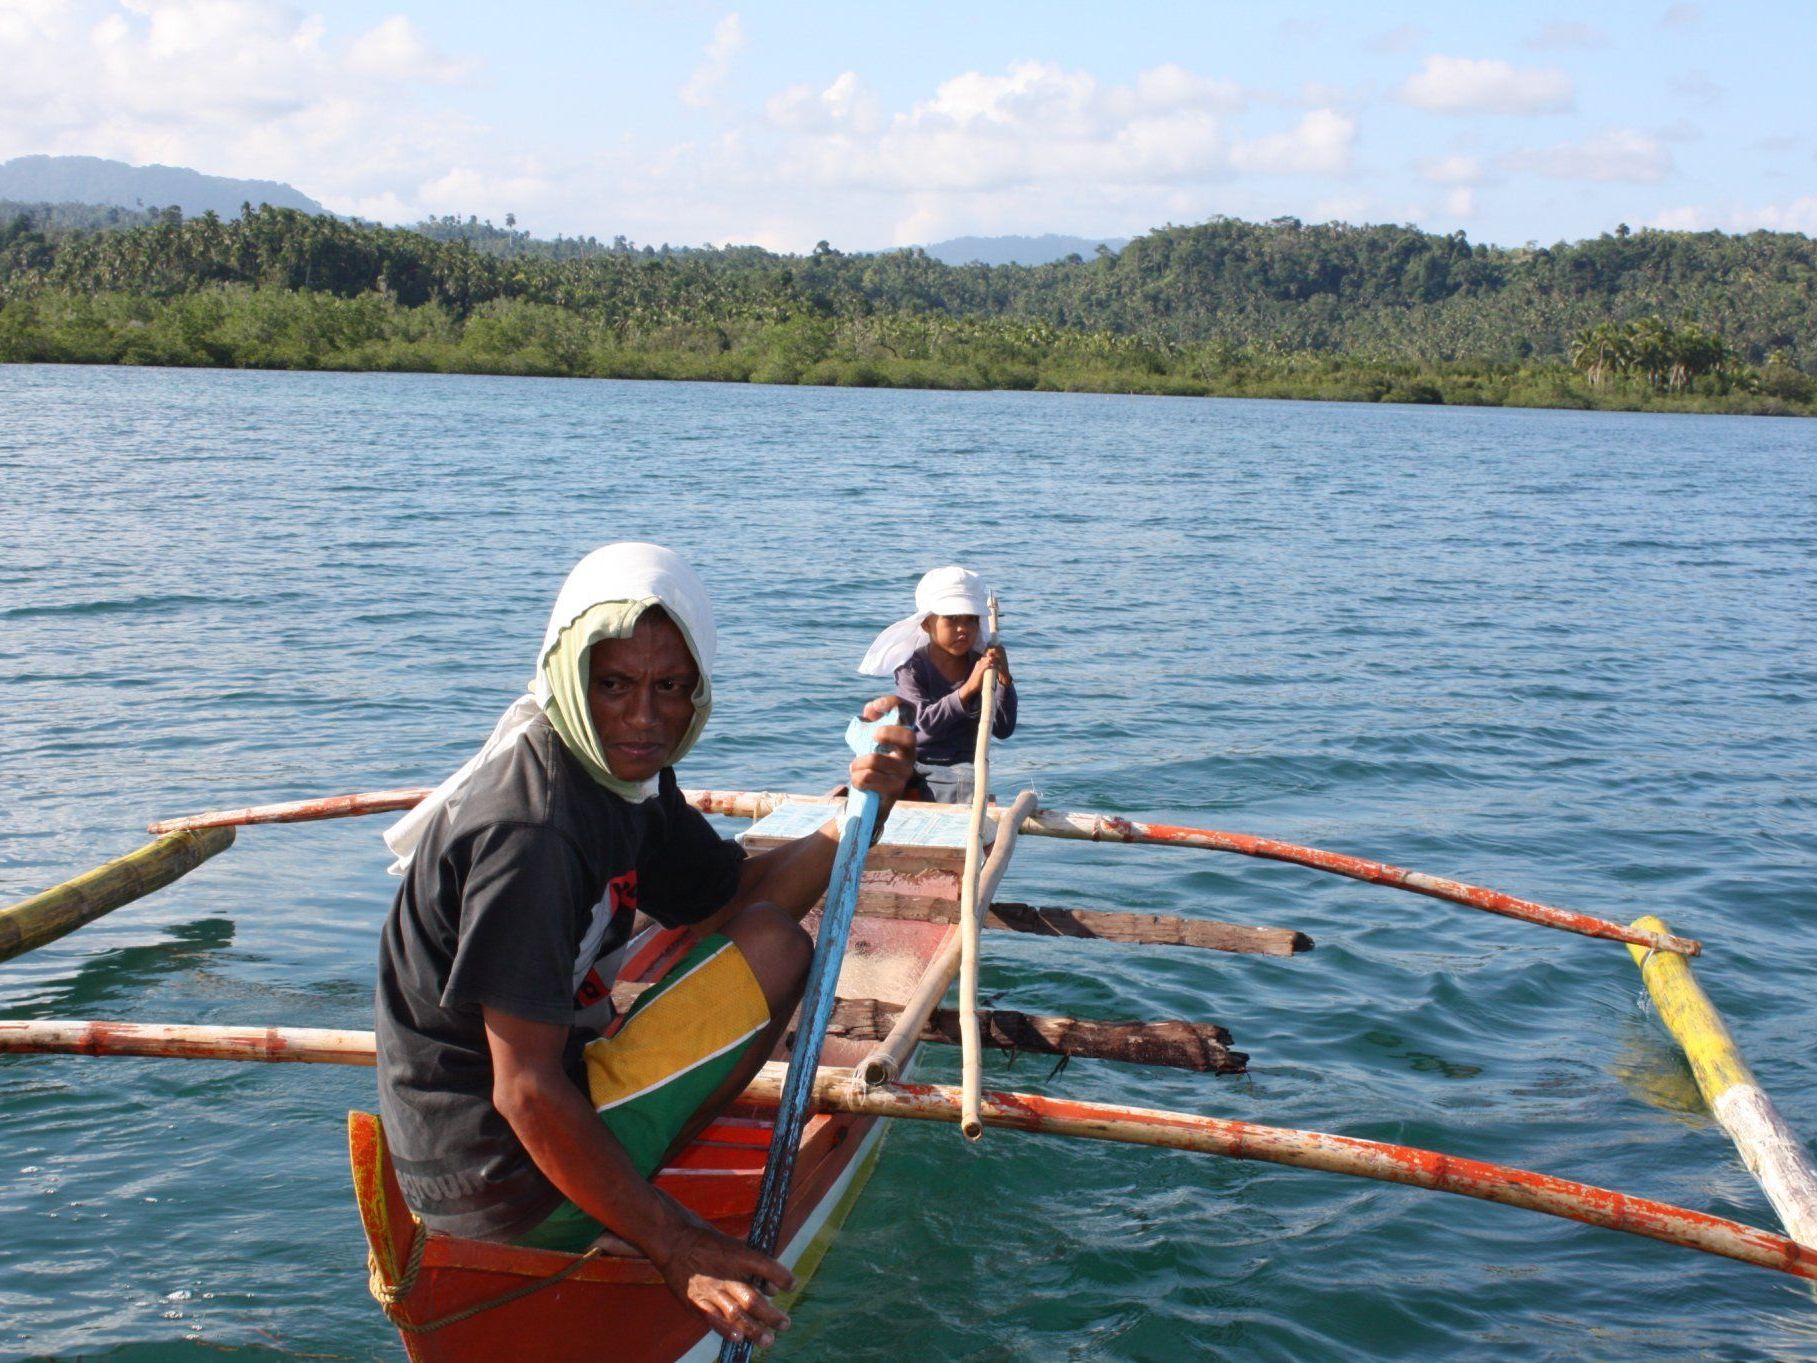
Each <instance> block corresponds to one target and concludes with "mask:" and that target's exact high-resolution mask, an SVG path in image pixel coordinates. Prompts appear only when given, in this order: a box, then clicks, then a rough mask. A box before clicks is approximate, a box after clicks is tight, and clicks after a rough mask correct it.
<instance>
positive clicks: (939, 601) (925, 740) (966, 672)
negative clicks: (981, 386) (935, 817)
mask: <svg viewBox="0 0 1817 1363" xmlns="http://www.w3.org/2000/svg"><path fill="white" fill-rule="evenodd" d="M989 599H990V592H989V591H988V590H987V589H986V588H985V585H984V579H983V578H981V577H979V576H978V574H976V573H974V572H972V571H970V570H969V569H966V568H961V567H958V566H957V565H953V566H950V567H946V568H936V569H934V570H933V571H932V572H931V573H928V574H927V575H926V576H924V577H923V578H922V579H921V581H920V583H919V584H918V585H917V586H916V588H915V613H914V614H913V615H910V616H907V617H906V618H904V619H902V620H898V621H897V622H896V623H895V624H893V625H891V626H890V627H889V628H888V629H886V630H884V631H883V633H881V634H879V635H878V636H877V638H876V641H875V642H873V643H872V644H871V647H870V651H869V652H868V653H866V654H865V655H864V661H863V662H862V663H860V664H859V666H858V670H859V671H860V672H862V673H864V674H866V675H867V676H873V677H888V676H891V675H893V676H894V677H895V679H896V694H897V695H899V696H901V697H902V698H903V699H904V700H906V701H909V702H911V703H912V704H913V705H914V707H915V731H916V741H917V743H918V749H917V754H916V756H917V760H916V763H915V771H916V776H917V781H918V782H919V785H920V787H921V788H920V789H917V787H916V785H915V784H914V783H911V785H910V787H909V789H908V791H907V798H909V799H911V800H918V799H919V800H939V801H943V802H945V803H948V804H969V803H971V799H972V793H973V790H974V789H975V775H974V771H973V767H972V758H973V756H974V755H975V754H976V751H977V744H978V721H979V717H980V714H981V712H982V709H983V704H984V676H985V673H987V672H989V671H990V670H991V669H993V668H994V669H996V673H997V708H996V714H995V718H994V719H993V721H992V723H991V736H992V737H993V738H1008V737H1009V736H1010V735H1011V734H1013V733H1015V731H1016V686H1015V683H1014V682H1013V681H1012V680H1011V679H1010V675H1009V655H1008V654H1006V653H1005V652H1004V651H1003V648H1002V646H1001V645H1000V644H997V643H996V642H995V641H994V640H993V639H992V638H991V637H990V615H989V605H988V602H989ZM981 645H982V646H983V648H982V651H980V646H981Z"/></svg>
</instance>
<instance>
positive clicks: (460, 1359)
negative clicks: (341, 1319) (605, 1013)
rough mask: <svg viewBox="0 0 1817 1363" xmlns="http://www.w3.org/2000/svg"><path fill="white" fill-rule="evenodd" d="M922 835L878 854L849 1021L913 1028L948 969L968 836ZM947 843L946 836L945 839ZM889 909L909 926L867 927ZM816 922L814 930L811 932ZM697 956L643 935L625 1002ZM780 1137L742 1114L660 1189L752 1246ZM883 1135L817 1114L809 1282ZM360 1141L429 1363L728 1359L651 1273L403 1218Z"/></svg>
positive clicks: (387, 1267)
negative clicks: (530, 1344)
mask: <svg viewBox="0 0 1817 1363" xmlns="http://www.w3.org/2000/svg"><path fill="white" fill-rule="evenodd" d="M812 810H813V814H812V817H813V819H814V824H815V825H816V826H817V825H818V824H819V823H820V822H822V821H824V819H825V817H826V806H824V805H815V806H813V807H812ZM783 817H784V818H786V817H787V816H786V815H784V816H783ZM920 822H921V824H922V825H926V826H928V827H929V828H930V829H931V834H932V836H928V835H927V834H926V833H924V835H923V836H922V837H921V838H920V840H919V845H917V846H915V847H913V848H909V847H906V846H904V845H903V844H902V843H901V842H897V843H894V844H892V845H890V846H886V847H882V848H879V849H877V850H876V851H874V852H873V854H872V857H871V860H870V868H869V869H868V870H867V871H866V873H865V878H864V882H863V885H862V887H861V890H860V895H859V901H858V904H859V912H860V914H861V915H863V916H861V917H860V918H858V919H857V920H856V921H855V922H854V924H853V928H852V931H851V934H850V937H849V938H848V941H847V946H846V952H845V963H844V970H843V971H842V973H841V977H840V995H841V997H842V998H844V999H846V1000H848V1009H847V1012H848V1014H849V1013H850V1012H851V1011H852V1010H851V1008H850V1006H849V1001H853V1000H862V1001H863V1002H862V1004H861V1005H860V1007H861V1008H862V1009H863V1010H864V1012H866V1013H867V1014H874V1015H883V1016H889V1015H895V1016H900V1015H901V1014H902V1012H903V1010H904V1009H905V1008H907V1007H908V1006H909V1004H910V1003H911V1001H912V999H913V997H914V995H915V993H916V991H917V989H918V988H919V987H920V986H921V984H922V981H923V977H924V976H926V975H927V974H928V972H929V971H930V970H933V971H939V970H941V969H943V968H944V966H943V964H942V962H943V953H942V948H943V947H948V946H950V945H951V944H952V942H953V939H954V938H955V935H956V932H957V929H956V928H955V927H954V926H952V925H951V924H950V922H949V921H948V920H950V919H951V917H952V916H953V915H952V910H953V908H954V907H955V906H956V905H957V903H958V898H959V875H960V870H961V866H962V863H963V860H964V852H963V850H962V849H960V848H958V847H957V846H956V839H955V838H954V837H953V836H951V830H952V829H953V828H954V827H955V826H956V829H957V833H958V834H959V835H960V836H962V835H963V833H964V824H963V821H962V818H961V820H960V821H959V822H958V823H957V824H956V825H955V822H954V820H953V819H952V818H951V817H947V818H943V819H936V820H931V821H929V820H925V819H924V820H922V821H920ZM791 826H792V825H791ZM942 826H945V827H944V829H943V828H942ZM943 831H944V832H946V833H947V836H945V837H942V836H941V833H942V832H943ZM786 836H789V834H787V833H783V834H780V835H775V825H774V824H773V823H772V825H771V830H770V831H769V832H766V831H765V828H764V825H763V824H759V825H758V826H757V828H755V829H753V830H752V832H751V833H750V834H749V835H747V837H746V842H747V844H750V845H752V846H754V847H762V846H766V845H771V844H772V843H773V842H774V841H779V840H781V837H786ZM942 842H945V843H946V844H947V845H944V846H942V845H940V843H942ZM879 904H887V905H888V906H889V907H890V908H893V909H895V910H896V911H897V912H896V914H894V915H893V916H889V917H879V916H874V915H872V914H867V913H865V910H866V909H867V908H870V909H874V908H876V907H877V906H878V905H879ZM904 911H908V912H909V913H911V914H912V916H904ZM818 918H819V915H818V914H815V915H813V916H812V917H811V918H810V920H809V923H808V925H809V927H810V928H811V929H812V928H815V927H817V925H818ZM689 944H690V937H689V934H688V933H687V932H686V931H685V930H667V931H665V930H651V931H648V932H646V933H645V934H644V935H643V936H642V937H641V938H639V939H638V941H637V943H636V944H635V946H634V949H633V950H632V952H631V953H630V955H629V957H628V958H627V962H626V965H625V967H624V968H623V969H622V970H621V972H620V986H619V987H620V989H621V990H626V986H627V985H629V990H626V992H630V991H634V990H635V989H636V988H637V987H638V986H639V985H648V984H651V983H654V982H655V981H656V980H658V979H660V978H661V977H662V975H663V973H664V972H665V971H666V970H667V969H668V968H669V967H670V966H671V965H673V964H674V963H675V962H676V961H678V960H680V959H681V957H682V956H683V955H684V954H685V953H686V950H687V947H688V945H689ZM950 978H951V977H950V974H949V975H948V977H947V979H946V980H942V981H941V982H940V988H939V993H941V994H944V993H945V992H946V990H945V985H946V983H947V982H949V981H950ZM849 1030H850V1029H849V1028H848V1029H847V1031H848V1032H849ZM792 1041H793V1034H792V1033H791V1035H790V1036H789V1037H788V1038H786V1039H785V1043H784V1049H783V1050H782V1051H779V1052H778V1054H777V1055H776V1056H775V1057H774V1058H775V1059H776V1060H778V1061H783V1060H786V1059H787V1050H786V1046H787V1044H788V1043H789V1042H792ZM905 1041H906V1046H905V1048H904V1050H903V1052H902V1055H901V1058H900V1059H899V1060H898V1061H897V1062H896V1063H897V1064H899V1065H900V1066H901V1067H902V1068H903V1069H904V1070H906V1069H907V1068H908V1066H909V1065H910V1064H911V1063H912V1061H913V1058H914V1054H915V1050H916V1047H917V1046H918V1044H919V1028H918V1027H917V1028H915V1029H914V1032H913V1034H911V1035H908V1036H906V1037H905ZM876 1049H877V1046H876V1045H875V1043H874V1042H873V1041H868V1040H862V1039H858V1038H854V1037H852V1036H850V1035H833V1036H829V1037H828V1039H827V1042H826V1047H825V1050H824V1051H823V1052H822V1055H821V1060H822V1063H823V1064H825V1065H827V1066H830V1067H839V1068H844V1069H847V1070H854V1069H856V1068H858V1067H860V1066H862V1065H863V1064H864V1062H865V1060H866V1059H867V1058H868V1057H869V1056H870V1054H871V1052H872V1051H873V1050H876ZM772 1122H773V1114H772V1113H771V1112H770V1111H768V1110H767V1109H764V1108H759V1107H754V1106H750V1105H745V1106H738V1105H734V1106H733V1107H732V1108H731V1109H729V1110H728V1111H727V1112H726V1113H724V1114H723V1115H722V1116H721V1117H720V1118H719V1120H717V1121H716V1122H714V1123H713V1124H712V1125H710V1126H709V1127H708V1128H707V1129H706V1131H705V1132H703V1133H702V1135H701V1136H700V1138H699V1139H698V1140H696V1141H694V1142H693V1144H691V1145H690V1146H689V1147H688V1148H687V1149H686V1150H684V1151H683V1152H682V1153H681V1155H680V1156H679V1157H678V1158H677V1159H676V1160H675V1162H674V1163H673V1164H672V1165H670V1166H669V1167H668V1168H665V1169H663V1170H662V1171H660V1172H659V1173H658V1174H657V1176H656V1179H655V1182H656V1185H657V1186H658V1187H659V1188H661V1189H663V1190H664V1191H665V1192H667V1193H669V1194H670V1195H672V1196H673V1197H674V1198H675V1199H676V1200H677V1201H679V1202H680V1203H681V1204H682V1205H683V1206H685V1207H688V1208H690V1209H691V1210H692V1211H694V1212H696V1213H698V1214H699V1215H700V1216H701V1217H703V1218H704V1219H706V1220H707V1221H710V1222H712V1223H713V1224H714V1225H715V1226H717V1227H718V1228H719V1229H720V1230H722V1231H724V1232H725V1233H726V1234H728V1235H730V1236H733V1237H734V1238H736V1239H739V1240H743V1239H745V1238H746V1237H747V1235H748V1234H749V1231H750V1228H751V1218H752V1213H753V1212H754V1211H755V1209H756V1206H757V1194H758V1185H759V1182H760V1180H761V1179H762V1176H763V1170H764V1159H765V1154H766V1151H767V1150H768V1147H769V1144H770V1136H771V1127H772ZM884 1129H885V1122H884V1120H883V1119H882V1118H880V1117H871V1116H855V1115H851V1114H847V1113H821V1114H817V1115H815V1116H814V1117H812V1118H811V1119H810V1120H809V1121H808V1123H807V1125H806V1127H805V1128H804V1130H803V1132H802V1136H801V1141H800V1144H799V1149H798V1152H797V1155H796V1164H795V1173H794V1178H793V1180H792V1182H791V1185H790V1196H789V1200H788V1204H787V1208H786V1211H785V1212H784V1216H783V1231H782V1236H781V1239H780V1245H781V1247H782V1248H781V1250H780V1252H779V1253H778V1254H777V1256H776V1257H778V1258H780V1259H781V1260H782V1261H783V1262H784V1263H786V1264H787V1265H788V1266H789V1267H790V1268H791V1269H792V1270H794V1272H795V1274H796V1276H797V1279H798V1281H801V1282H805V1281H806V1279H807V1278H808V1277H809V1276H810V1275H811V1274H812V1272H813V1270H814V1268H815V1266H816V1265H817V1264H818V1263H819V1261H820V1258H821V1256H822V1254H824V1252H825V1251H826V1248H827V1245H828V1243H829V1241H830V1240H831V1239H832V1237H833V1235H834V1233H835V1232H836V1231H837V1230H838V1229H839V1226H840V1224H841V1223H842V1222H843V1221H844V1220H845V1216H846V1213H847V1212H848V1211H850V1209H851V1207H852V1204H853V1203H854V1202H855V1201H856V1200H857V1198H858V1195H859V1193H860V1192H861V1191H862V1190H863V1188H864V1184H865V1180H866V1179H867V1178H868V1177H869V1176H870V1173H871V1169H872V1167H873V1165H874V1164H875V1162H876V1160H877V1156H878V1154H879V1152H880V1147H881V1145H882V1142H883V1134H884ZM348 1137H349V1142H350V1146H351V1153H352V1159H353V1186H354V1193H355V1196H356V1197H357V1198H358V1200H359V1207H360V1219H361V1221H362V1223H363V1224H364V1226H365V1228H366V1238H367V1242H368V1249H369V1256H370V1257H369V1265H370V1269H371V1279H370V1284H371V1289H372V1292H373V1295H374V1296H375V1297H377V1298H378V1300H379V1301H380V1303H381V1304H382V1305H383V1307H384V1310H385V1313H386V1315H387V1316H389V1317H390V1318H391V1321H392V1323H393V1324H395V1325H396V1326H397V1327H398V1331H399V1333H400V1334H401V1335H402V1337H403V1342H404V1347H405V1350H406V1351H407V1352H408V1354H409V1356H410V1357H411V1358H412V1359H413V1360H415V1361H416V1363H482V1361H483V1363H494V1360H497V1359H501V1358H511V1357H519V1356H524V1355H525V1354H526V1353H530V1354H533V1355H534V1356H535V1357H536V1358H538V1359H539V1360H548V1363H566V1360H570V1359H571V1360H575V1363H580V1360H583V1359H584V1360H593V1359H597V1358H599V1357H601V1349H602V1345H603V1344H606V1343H608V1342H609V1344H610V1354H611V1356H612V1357H613V1358H619V1359H625V1360H634V1361H635V1363H646V1360H647V1361H648V1363H658V1361H659V1360H660V1361H661V1363H667V1360H672V1359H706V1358H711V1357H713V1356H714V1355H715V1354H716V1353H717V1351H718V1347H719V1341H718V1337H717V1336H715V1335H712V1334H710V1333H709V1332H708V1331H707V1330H706V1328H705V1325H704V1322H703V1321H702V1318H701V1317H700V1316H699V1314H698V1313H696V1312H694V1311H692V1310H690V1309H689V1308H687V1307H685V1306H683V1305H682V1304H681V1303H680V1302H679V1301H677V1300H676V1298H675V1297H674V1296H673V1295H672V1294H671V1293H670V1291H669V1289H668V1287H667V1286H666V1285H665V1284H664V1282H663V1280H662V1278H661V1276H660V1275H659V1274H658V1273H657V1272H656V1270H655V1268H654V1267H653V1266H652V1265H651V1264H650V1262H649V1261H648V1260H646V1259H629V1258H610V1257H603V1256H600V1257H591V1258H580V1257H577V1256H574V1255H569V1254H560V1253H556V1252H553V1251H549V1250H538V1249H522V1248H518V1247H516V1246H512V1245H502V1244H497V1243H494V1242H489V1241H481V1240H463V1239H459V1238H457V1237H455V1236H450V1235H443V1234H439V1233H425V1231H424V1230H423V1227H422V1224H421V1223H420V1222H418V1221H417V1220H416V1218H415V1217H413V1216H412V1215H411V1214H410V1210H409V1208H408V1207H406V1206H405V1205H404V1202H403V1199H402V1196H401V1194H400V1192H399V1190H398V1183H397V1179H396V1177H395V1175H394V1174H393V1173H392V1169H391V1164H390V1161H389V1159H387V1157H386V1154H385V1140H384V1133H383V1131H382V1130H381V1129H380V1126H379V1122H378V1119H377V1118H376V1117H374V1116H372V1115H371V1114H368V1113H358V1112H356V1113H353V1114H350V1116H349V1120H348ZM797 1291H798V1292H799V1288H797ZM526 1341H534V1348H533V1349H526Z"/></svg>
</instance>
